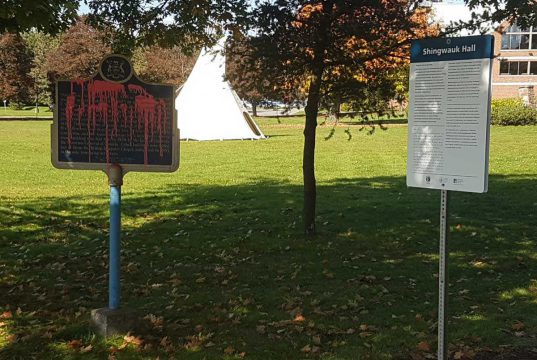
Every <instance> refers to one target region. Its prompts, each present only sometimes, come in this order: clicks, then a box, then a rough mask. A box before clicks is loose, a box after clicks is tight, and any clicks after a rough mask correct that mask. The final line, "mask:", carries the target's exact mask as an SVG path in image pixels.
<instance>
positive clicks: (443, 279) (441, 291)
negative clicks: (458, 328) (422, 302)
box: [438, 190, 449, 360]
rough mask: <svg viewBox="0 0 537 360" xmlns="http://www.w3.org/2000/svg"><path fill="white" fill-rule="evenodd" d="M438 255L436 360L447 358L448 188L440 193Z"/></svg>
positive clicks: (445, 359)
mask: <svg viewBox="0 0 537 360" xmlns="http://www.w3.org/2000/svg"><path fill="white" fill-rule="evenodd" d="M440 197H441V198H440V254H439V255H440V256H439V269H438V270H439V271H438V360H447V341H446V340H447V335H446V327H447V298H448V284H449V282H448V272H447V270H448V254H449V253H448V246H447V245H448V244H447V240H448V233H449V227H448V200H449V192H448V190H441V195H440Z"/></svg>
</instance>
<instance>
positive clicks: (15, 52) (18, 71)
mask: <svg viewBox="0 0 537 360" xmlns="http://www.w3.org/2000/svg"><path fill="white" fill-rule="evenodd" d="M31 68H32V56H31V53H30V51H29V50H28V47H27V46H26V43H25V42H24V39H23V38H22V37H21V36H20V35H19V34H11V33H5V34H2V35H0V100H8V101H9V102H10V103H11V106H13V107H15V108H20V107H21V106H22V105H24V104H25V103H28V102H29V96H30V89H31V87H32V84H33V81H32V77H31V76H30V70H31Z"/></svg>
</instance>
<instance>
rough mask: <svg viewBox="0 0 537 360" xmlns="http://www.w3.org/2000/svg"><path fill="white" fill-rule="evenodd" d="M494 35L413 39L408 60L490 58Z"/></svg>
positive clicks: (429, 60)
mask: <svg viewBox="0 0 537 360" xmlns="http://www.w3.org/2000/svg"><path fill="white" fill-rule="evenodd" d="M493 57H494V36H492V35H481V36H464V37H448V38H431V39H423V40H413V41H412V46H411V47H410V62H412V63H416V62H431V61H454V60H472V59H487V58H488V59H492V58H493Z"/></svg>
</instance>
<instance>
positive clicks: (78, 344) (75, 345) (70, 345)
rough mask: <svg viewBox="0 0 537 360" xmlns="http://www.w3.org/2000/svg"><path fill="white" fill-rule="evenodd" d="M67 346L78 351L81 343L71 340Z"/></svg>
mask: <svg viewBox="0 0 537 360" xmlns="http://www.w3.org/2000/svg"><path fill="white" fill-rule="evenodd" d="M67 346H69V347H70V348H71V349H78V348H79V347H81V346H82V342H81V341H80V340H71V341H69V344H67Z"/></svg>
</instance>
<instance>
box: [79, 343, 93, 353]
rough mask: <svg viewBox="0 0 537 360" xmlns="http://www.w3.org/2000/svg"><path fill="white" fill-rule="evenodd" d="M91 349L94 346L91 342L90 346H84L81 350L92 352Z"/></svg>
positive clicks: (82, 351)
mask: <svg viewBox="0 0 537 360" xmlns="http://www.w3.org/2000/svg"><path fill="white" fill-rule="evenodd" d="M91 350H93V346H92V345H91V344H89V345H88V346H84V347H82V348H80V352H81V353H82V354H84V353H87V352H90V351H91Z"/></svg>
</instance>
